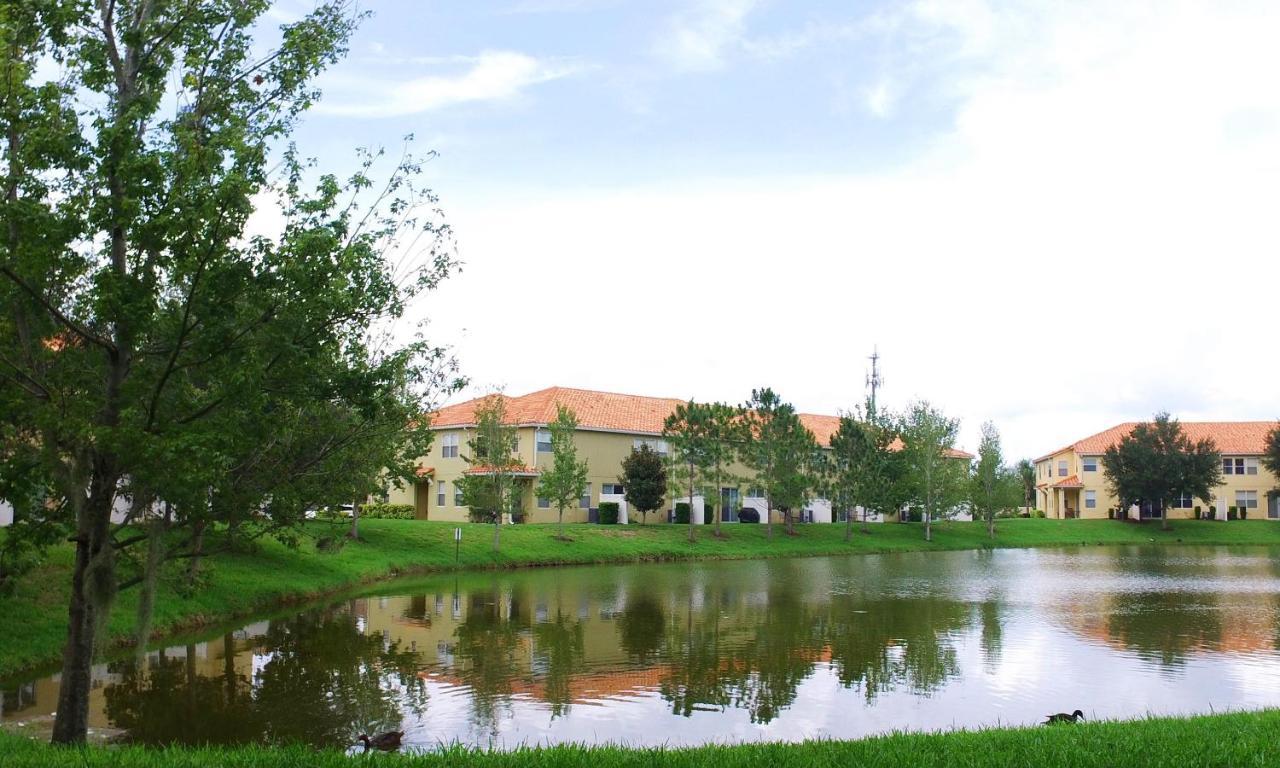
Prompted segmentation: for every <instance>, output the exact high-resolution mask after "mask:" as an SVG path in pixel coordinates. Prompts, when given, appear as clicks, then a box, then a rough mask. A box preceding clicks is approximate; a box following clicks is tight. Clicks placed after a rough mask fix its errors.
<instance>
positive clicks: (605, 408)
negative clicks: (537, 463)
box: [431, 387, 973, 459]
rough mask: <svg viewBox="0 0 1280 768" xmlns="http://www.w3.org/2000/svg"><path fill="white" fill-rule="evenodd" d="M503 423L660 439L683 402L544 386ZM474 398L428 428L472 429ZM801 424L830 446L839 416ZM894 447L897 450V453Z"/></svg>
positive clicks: (510, 410)
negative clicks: (559, 413) (560, 417)
mask: <svg viewBox="0 0 1280 768" xmlns="http://www.w3.org/2000/svg"><path fill="white" fill-rule="evenodd" d="M506 398H507V402H506V406H507V422H508V423H509V424H514V425H517V426H544V425H546V424H550V423H551V422H552V421H554V420H555V417H556V406H557V405H565V406H568V407H569V408H572V409H573V412H574V413H575V414H576V415H577V417H578V426H579V427H580V428H581V429H593V430H604V431H610V432H624V433H627V434H635V435H660V434H662V423H663V422H664V421H666V418H667V416H669V415H671V412H672V411H674V410H675V409H676V406H678V405H683V404H684V403H685V402H686V401H685V400H680V399H677V398H672V397H647V396H644V395H623V394H619V393H616V392H597V391H595V390H590V389H573V388H571V387H548V388H547V389H540V390H538V391H537V392H531V393H529V394H527V395H521V396H519V397H511V396H506ZM484 400H485V398H484V397H477V398H475V399H472V400H467V401H465V402H462V403H457V404H455V405H449V406H445V407H444V408H441V409H440V410H439V411H437V412H436V413H435V415H434V416H433V418H432V421H431V426H432V427H433V428H436V429H441V428H446V427H469V426H473V425H474V424H475V411H476V406H477V405H479V404H480V403H482V402H484ZM798 415H799V417H800V423H801V424H803V425H804V426H805V428H806V429H808V430H809V431H810V432H812V433H813V436H814V438H815V439H817V441H818V444H819V445H830V444H831V436H832V435H834V434H835V433H836V430H838V429H839V428H840V417H839V416H825V415H822V414H816V413H801V414H798ZM901 448H902V445H901V443H900V442H898V443H897V447H896V448H895V450H901ZM949 455H950V456H951V457H952V458H957V459H971V458H973V455H972V454H970V453H966V452H964V451H961V450H954V449H953V450H952V451H950V452H949Z"/></svg>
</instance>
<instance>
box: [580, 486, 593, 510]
mask: <svg viewBox="0 0 1280 768" xmlns="http://www.w3.org/2000/svg"><path fill="white" fill-rule="evenodd" d="M578 508H579V509H591V483H587V484H586V486H585V487H584V488H583V489H582V498H580V499H578Z"/></svg>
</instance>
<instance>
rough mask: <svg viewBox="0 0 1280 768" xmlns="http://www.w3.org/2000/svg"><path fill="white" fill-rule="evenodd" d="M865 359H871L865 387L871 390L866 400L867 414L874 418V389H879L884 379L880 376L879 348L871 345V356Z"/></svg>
mask: <svg viewBox="0 0 1280 768" xmlns="http://www.w3.org/2000/svg"><path fill="white" fill-rule="evenodd" d="M867 359H869V360H870V361H871V373H868V374H867V389H869V390H871V399H870V401H868V403H869V404H868V406H867V408H868V410H870V411H871V413H869V414H867V415H868V416H871V417H872V418H874V417H875V413H876V390H878V389H880V386H881V385H882V384H884V379H882V378H881V377H880V348H879V347H872V348H871V357H869V358H867Z"/></svg>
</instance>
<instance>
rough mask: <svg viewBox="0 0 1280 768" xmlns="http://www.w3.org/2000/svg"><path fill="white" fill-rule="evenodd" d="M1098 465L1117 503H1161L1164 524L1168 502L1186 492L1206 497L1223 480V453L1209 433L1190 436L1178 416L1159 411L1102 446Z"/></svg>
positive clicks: (1210, 494) (1199, 497) (1166, 524)
mask: <svg viewBox="0 0 1280 768" xmlns="http://www.w3.org/2000/svg"><path fill="white" fill-rule="evenodd" d="M1102 464H1103V471H1104V473H1105V474H1106V478H1107V484H1108V485H1109V486H1110V488H1111V492H1112V493H1114V494H1115V496H1116V498H1117V499H1119V500H1120V505H1121V506H1122V507H1126V506H1128V505H1129V504H1134V503H1137V504H1140V503H1142V502H1143V501H1146V502H1148V503H1151V504H1156V505H1158V506H1160V507H1161V509H1160V516H1161V518H1162V519H1163V521H1164V523H1163V524H1164V526H1165V527H1168V514H1167V512H1166V510H1167V507H1168V504H1169V503H1170V502H1171V501H1172V500H1173V499H1175V498H1177V497H1178V496H1181V495H1183V494H1189V495H1191V496H1194V497H1195V498H1198V499H1210V498H1212V496H1213V489H1214V488H1216V487H1217V486H1219V485H1221V484H1222V456H1221V454H1220V453H1219V452H1218V449H1217V446H1215V445H1214V443H1213V441H1212V440H1211V439H1209V438H1204V439H1202V440H1199V441H1197V442H1194V443H1193V442H1192V441H1191V439H1190V438H1188V437H1187V436H1186V433H1184V432H1183V431H1182V425H1181V424H1179V423H1178V420H1177V419H1174V418H1171V417H1170V416H1169V414H1167V413H1158V414H1156V416H1155V418H1154V419H1153V420H1152V421H1150V422H1143V423H1141V424H1139V425H1137V426H1136V427H1134V428H1133V431H1132V432H1130V433H1129V434H1127V435H1125V436H1124V437H1122V438H1121V439H1120V442H1119V443H1117V444H1115V445H1113V446H1111V447H1110V448H1108V449H1107V451H1106V453H1105V454H1103V457H1102Z"/></svg>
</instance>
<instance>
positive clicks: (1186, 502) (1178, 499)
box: [1173, 493, 1195, 509]
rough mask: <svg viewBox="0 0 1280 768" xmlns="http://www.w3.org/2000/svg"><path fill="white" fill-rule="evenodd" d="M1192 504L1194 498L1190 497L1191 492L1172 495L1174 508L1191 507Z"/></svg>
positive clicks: (1193, 503) (1193, 504)
mask: <svg viewBox="0 0 1280 768" xmlns="http://www.w3.org/2000/svg"><path fill="white" fill-rule="evenodd" d="M1193 506H1195V500H1194V499H1192V498H1191V494H1189V493H1184V494H1182V495H1181V496H1174V497H1173V508H1174V509H1191V508H1192V507H1193Z"/></svg>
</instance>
